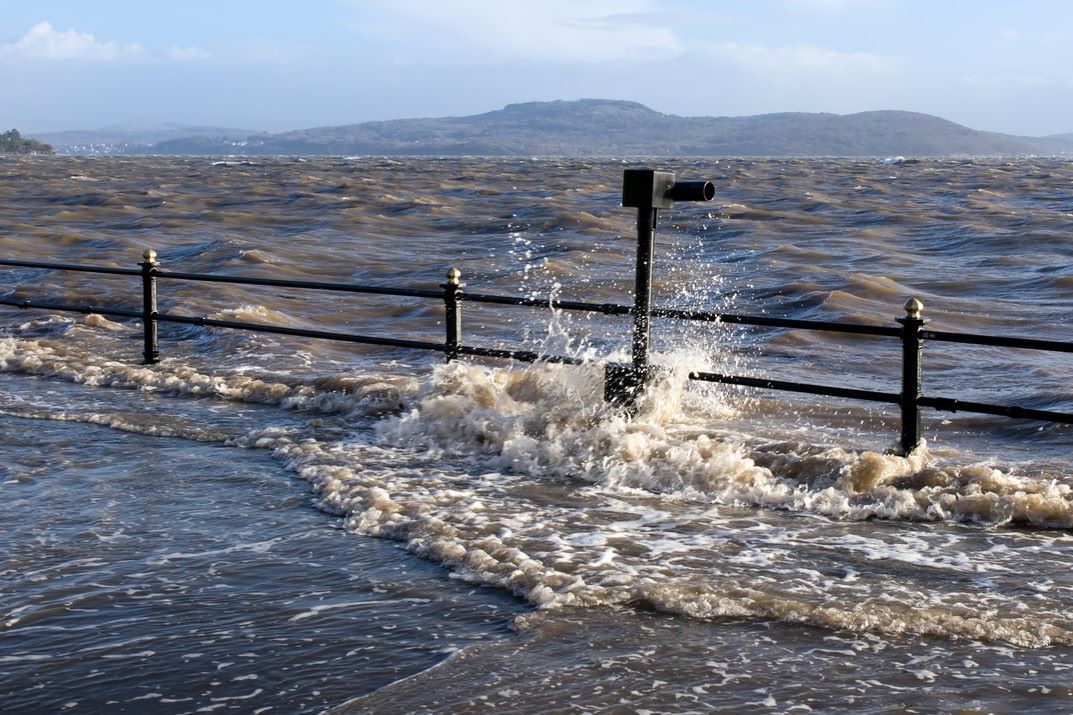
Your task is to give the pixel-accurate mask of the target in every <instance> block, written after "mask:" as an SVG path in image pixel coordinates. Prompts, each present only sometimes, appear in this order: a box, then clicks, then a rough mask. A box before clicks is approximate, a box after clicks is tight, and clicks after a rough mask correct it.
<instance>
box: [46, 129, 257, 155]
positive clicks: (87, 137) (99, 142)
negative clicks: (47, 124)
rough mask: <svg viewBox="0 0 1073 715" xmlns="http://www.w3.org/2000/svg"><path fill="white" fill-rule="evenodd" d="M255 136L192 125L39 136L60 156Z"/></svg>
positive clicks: (130, 151) (246, 131) (245, 131)
mask: <svg viewBox="0 0 1073 715" xmlns="http://www.w3.org/2000/svg"><path fill="white" fill-rule="evenodd" d="M254 134H256V132H254V131H252V130H249V129H232V128H227V127H202V126H197V125H192V124H121V125H115V126H110V127H104V128H102V129H84V130H75V131H64V132H46V133H36V134H34V135H33V136H34V138H35V139H38V140H40V141H44V142H48V143H50V144H51V145H52V146H53V147H55V149H56V151H58V152H59V153H61V154H134V153H144V152H146V151H147V150H149V148H150V147H152V146H153V145H155V144H159V143H160V142H164V141H169V140H173V139H184V140H191V139H200V138H211V139H212V140H213V141H214V142H215V143H216V144H225V143H226V142H228V141H234V140H238V141H243V140H245V139H246V137H249V136H251V135H254Z"/></svg>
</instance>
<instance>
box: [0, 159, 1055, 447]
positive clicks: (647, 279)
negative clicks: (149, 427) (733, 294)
mask: <svg viewBox="0 0 1073 715" xmlns="http://www.w3.org/2000/svg"><path fill="white" fill-rule="evenodd" d="M713 193H714V189H713V188H712V185H711V184H710V183H708V182H677V184H676V183H675V181H674V174H671V173H669V172H658V171H651V170H627V171H626V173H625V176H624V182H623V205H624V206H630V207H636V208H637V210H638V222H637V237H638V251H637V266H636V282H635V290H634V304H633V305H621V304H615V303H588V302H580V301H561V300H555V299H551V300H543V299H538V298H522V297H517V296H503V295H491V294H487V293H479V292H470V291H467V290H466V289H465V286H464V284H463V283H462V282H461V278H462V276H461V273H460V272H459V271H458V269H456V268H451V269H450V270H449V271H448V273H447V280H446V281H445V282H444V283H442V284H440V285H439V287H438V289H418V288H400V287H393V286H375V285H359V284H354V283H328V282H320V281H296V280H279V279H272V278H244V277H235V276H222V275H215V274H208V273H187V272H179V271H167V270H164V269H163V268H162V267H161V264H160V263H159V262H158V261H157V254H156V251H153V250H147V251H146V252H145V253H144V255H143V257H142V258H143V260H142V262H141V263H139V264H138V266H139V267H138V268H136V269H135V268H130V269H126V268H113V267H110V266H92V265H77V264H63V263H50V262H42V261H20V260H0V266H8V267H13V268H35V269H45V270H58V271H75V272H83V273H95V274H107V275H123V276H138V277H140V279H141V287H142V305H141V310H130V309H123V308H117V307H114V306H99V305H71V304H65V303H51V302H42V301H31V300H15V299H11V298H0V305H8V306H14V307H17V308H23V309H30V308H34V309H43V310H52V311H59V312H73V313H85V314H90V313H94V314H98V315H103V316H110V317H118V318H131V319H137V320H140V321H141V322H142V324H143V328H144V331H143V357H144V362H145V363H146V364H153V363H156V362H158V360H159V359H160V353H159V340H158V324H159V323H180V324H187V325H198V326H205V327H213V328H225V329H231V330H248V331H254V332H260V333H273V334H277V335H291V336H297V337H305V338H315V339H320V340H334V341H341V342H348V343H359V344H365V345H379V346H386V347H395V348H407V349H414V350H432V351H437V352H441V353H443V354H444V355H445V356H446V358H447V359H448V360H453V359H457V358H459V357H461V356H474V357H491V358H504V359H510V360H519V361H524V362H548V363H561V364H568V365H577V364H581V363H582V362H583V361H582V360H580V359H578V358H575V357H570V356H565V355H546V354H542V353H537V352H533V351H530V350H506V349H499V348H490V347H481V346H477V345H472V344H470V342H469V341H468V340H465V339H463V332H462V305H463V304H464V303H487V304H495V305H505V306H530V307H538V308H549V307H550V308H553V309H557V310H568V311H582V312H589V313H600V314H604V315H617V316H631V317H632V318H633V322H634V327H633V341H632V342H633V359H632V362H631V363H629V364H619V363H610V364H607V365H606V366H605V368H604V370H605V379H604V384H605V387H604V396H605V399H607V400H608V401H611V402H615V403H618V404H621V405H623V406H624V407H626V408H627V409H628V408H630V406H632V404H633V403H634V401H635V400H636V398H637V396H638V395H639V394H640V393H641V392H642V391H643V390H644V388H645V386H646V385H647V383H648V382H649V381H650V380H651V379H652V378H653V376H654V374H655V372H656V371H658V368H657V367H655V366H653V365H651V364H650V362H649V356H648V347H649V337H650V328H651V319H652V318H670V319H675V320H686V321H702V322H708V323H723V324H736V325H750V326H756V327H761V328H776V329H778V328H788V329H795V330H811V331H826V332H838V333H847V334H855V335H867V336H873V337H877V338H891V339H898V340H900V341H901V344H902V351H901V352H902V365H901V390H900V391H899V392H881V391H875V390H861V389H853V388H846V387H839V386H836V385H819V384H813V383H804V382H794V381H786V380H773V379H767V378H758V377H748V376H743V375H726V374H719V373H711V372H692V373H690V374H689V378H690V379H692V380H699V381H705V382H715V383H723V384H728V385H741V386H747V387H754V388H761V389H769V390H781V391H787V392H797V393H806V394H812V395H824V396H829V397H838V398H845V399H851V400H864V401H869V402H880V403H887V404H891V405H898V406H899V408H900V411H901V435H900V439H899V447H900V451H901V453H902V454H908V453H910V452H911V451H912V450H913V449H915V448H916V447H917V446H918V445H919V444H920V439H921V435H920V411H921V408H922V407H931V408H934V409H938V410H945V411H951V412H969V413H978V414H987V415H1000V416H1007V417H1016V418H1025V419H1033V420H1041V421H1046V422H1056V423H1063V424H1073V413H1068V412H1057V411H1051V410H1040V409H1034V408H1027V407H1021V406H1019V405H997V404H990V403H984V402H973V401H968V400H959V399H955V398H951V397H939V396H933V395H925V394H923V391H922V387H921V386H922V375H923V365H924V363H923V351H924V344H925V342H926V341H931V342H946V343H960V344H968V345H986V346H995V347H1006V348H1019V349H1029V350H1042V351H1050V352H1061V353H1071V352H1073V343H1071V342H1062V341H1055V340H1038V339H1031V338H1020V337H1008V336H996V335H983V334H976V333H956V332H946V331H938V330H930V329H928V328H927V327H926V326H927V324H928V321H927V320H925V319H924V318H923V315H922V311H923V305H922V304H921V303H920V301H919V300H917V299H915V298H912V299H910V300H909V301H908V302H907V303H906V304H905V316H904V317H899V318H896V321H897V322H898V323H899V324H900V325H899V326H897V327H896V326H893V325H870V324H860V323H845V322H837V321H820V320H798V319H790V318H774V317H769V316H761V315H738V314H733V313H718V312H707V311H695V310H677V309H671V308H659V307H652V305H651V282H652V263H653V260H654V247H653V246H654V239H655V229H656V224H657V219H658V212H659V210H660V209H665V208H670V207H672V206H673V202H674V201H676V200H677V201H707V200H710V199H711V198H712V194H713ZM160 281H202V282H214V283H226V284H231V285H253V286H268V287H275V288H294V289H305V290H314V291H333V292H338V293H359V294H366V295H386V296H400V297H409V298H419V299H426V300H442V301H443V304H444V310H445V320H444V323H445V331H444V341H443V342H442V343H439V342H432V341H427V340H405V339H399V338H388V337H382V336H374V335H360V334H354V333H342V332H333V331H325V330H311V329H303V328H288V327H281V326H275V325H266V324H263V323H251V322H244V321H233V320H217V319H213V318H202V317H191V316H185V315H174V314H170V313H161V312H159V311H158V309H157V289H158V283H159V282H160Z"/></svg>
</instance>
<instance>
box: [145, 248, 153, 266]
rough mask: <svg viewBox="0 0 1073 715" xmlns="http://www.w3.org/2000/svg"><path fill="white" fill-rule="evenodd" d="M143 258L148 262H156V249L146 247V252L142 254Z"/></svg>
mask: <svg viewBox="0 0 1073 715" xmlns="http://www.w3.org/2000/svg"><path fill="white" fill-rule="evenodd" d="M142 258H144V259H145V262H146V263H156V251H154V250H153V249H151V248H147V249H145V253H143V254H142Z"/></svg>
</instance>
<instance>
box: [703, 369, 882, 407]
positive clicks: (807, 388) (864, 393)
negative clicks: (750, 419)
mask: <svg viewBox="0 0 1073 715" xmlns="http://www.w3.org/2000/svg"><path fill="white" fill-rule="evenodd" d="M689 379H690V380H702V381H704V382H719V383H723V384H724V385H742V386H745V387H759V388H763V389H766V390H781V391H783V392H803V393H807V394H809V395H827V396H828V397H845V398H848V399H851V400H867V401H869V402H887V403H890V404H893V405H896V404H898V403H899V402H901V399H902V398H901V395H900V394H899V393H897V392H877V391H875V390H857V389H853V388H848V387H832V386H830V385H815V384H811V383H807V382H789V381H786V380H768V379H766V378H760V377H743V376H740V375H721V374H719V373H714V372H691V373H689Z"/></svg>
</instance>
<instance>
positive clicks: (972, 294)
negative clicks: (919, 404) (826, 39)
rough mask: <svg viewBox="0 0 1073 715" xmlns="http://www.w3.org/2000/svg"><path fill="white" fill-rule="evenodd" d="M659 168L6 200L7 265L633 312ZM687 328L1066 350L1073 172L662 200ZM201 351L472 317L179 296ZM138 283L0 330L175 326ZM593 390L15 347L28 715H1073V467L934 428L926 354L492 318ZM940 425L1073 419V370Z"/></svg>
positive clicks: (157, 161) (91, 180)
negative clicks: (735, 318)
mask: <svg viewBox="0 0 1073 715" xmlns="http://www.w3.org/2000/svg"><path fill="white" fill-rule="evenodd" d="M637 165H638V162H635V161H619V160H555V159H531V160H530V159H502V160H501V159H494V160H492V159H476V158H474V159H466V158H461V159H458V158H455V159H431V160H430V159H402V160H389V159H371V158H310V159H300V158H266V159H261V158H258V159H256V160H244V159H239V158H236V159H220V158H215V159H214V158H153V157H144V158H142V157H139V158H109V157H98V158H78V157H40V158H37V157H31V158H0V259H2V260H30V261H52V262H60V263H68V264H92V265H98V266H110V267H119V268H137V264H138V263H139V261H140V260H141V257H142V254H143V252H144V251H145V250H147V249H153V250H155V251H156V252H157V256H158V260H159V261H160V263H161V266H162V267H163V268H164V269H165V270H170V271H184V272H198V273H215V274H222V275H231V276H245V277H257V278H282V279H292V280H315V281H326V282H345V283H359V284H369V285H383V286H405V287H412V288H418V289H426V290H438V286H439V285H440V284H441V283H442V282H443V281H444V276H445V274H446V273H447V271H448V269H450V268H452V267H457V268H458V269H459V270H460V271H461V274H462V281H463V283H464V284H465V286H466V290H470V291H479V292H483V293H494V294H499V295H509V296H522V297H530V298H537V299H540V300H542V301H544V300H547V301H552V300H553V299H559V300H575V301H593V302H600V303H624V304H628V303H630V302H631V300H632V294H631V291H632V289H633V271H634V251H635V246H636V242H635V238H634V220H635V214H634V212H633V211H632V210H631V209H624V208H622V207H621V206H620V205H619V203H620V192H621V180H622V170H623V169H624V168H626V167H631V166H637ZM659 168H663V169H667V170H671V171H675V172H676V173H677V174H678V176H679V177H681V178H686V179H701V178H705V179H710V180H712V181H713V182H714V184H715V186H716V197H715V200H714V201H712V202H710V203H705V204H701V203H697V204H679V205H678V206H676V207H675V208H674V209H672V210H667V211H665V212H663V214H662V215H661V217H660V223H659V229H658V232H657V239H656V262H655V279H654V296H655V297H654V302H655V303H656V304H657V305H659V306H665V307H673V308H689V309H697V310H708V311H721V312H726V313H739V314H749V315H769V316H776V317H783V318H798V319H814V320H828V321H847V322H856V323H869V324H875V325H885V326H897V323H896V322H895V319H896V318H898V317H901V316H903V315H904V314H905V313H904V310H903V305H904V304H905V303H906V301H907V300H908V299H909V298H912V297H915V298H917V299H919V300H920V301H921V302H922V303H923V305H924V317H925V318H926V319H928V320H930V321H931V324H930V326H929V327H931V328H932V329H935V330H940V331H961V332H973V333H990V334H997V335H1011V336H1022V337H1032V338H1045V339H1049V340H1060V341H1073V162H1070V161H1069V160H1058V159H1023V160H1015V161H999V160H924V161H919V162H900V163H899V162H889V161H888V162H884V161H882V160H879V159H875V160H747V159H739V160H734V159H731V160H666V161H662V162H661V163H660V165H659ZM158 290H159V303H160V310H161V311H162V312H167V313H170V314H175V315H186V316H199V317H207V318H213V319H216V320H226V321H244V322H253V323H262V324H268V325H273V326H281V327H289V328H312V329H317V330H325V331H334V332H347V333H355V334H361V335H373V336H384V337H391V338H402V339H408V340H420V341H440V342H442V340H443V336H444V324H443V323H444V308H443V302H442V301H440V300H436V299H422V298H407V297H399V296H383V295H361V294H338V293H329V292H324V291H305V290H300V289H296V288H277V287H266V286H248V285H228V284H222V283H200V282H199V283H195V282H186V281H178V280H169V279H161V280H160V281H159V285H158ZM140 296H141V286H140V282H139V279H138V278H137V277H136V276H124V275H94V274H88V273H74V272H58V271H50V270H44V269H37V268H24V267H23V268H17V267H7V268H4V267H0V297H2V298H5V299H9V300H31V301H42V302H52V303H56V304H59V303H63V304H77V305H94V306H110V307H114V308H119V309H123V310H140V305H141V303H140ZM462 321H463V323H462V324H463V340H464V342H465V344H467V345H473V346H483V347H490V348H502V349H523V350H530V351H535V352H540V353H545V354H552V355H565V356H569V357H571V358H577V359H578V360H579V361H580V362H581V364H579V365H558V364H549V363H542V362H538V363H536V364H527V363H512V362H509V361H504V360H494V359H463V360H458V361H455V362H451V363H446V362H445V361H444V359H443V355H442V353H437V352H431V351H428V352H424V351H414V350H406V349H400V348H391V347H377V346H367V345H354V344H349V343H341V342H329V341H323V340H314V339H309V338H301V337H293V336H286V335H272V334H261V333H252V332H243V331H234V330H225V329H222V328H216V327H205V326H197V325H186V324H173V323H162V324H161V326H160V357H161V360H160V362H159V363H158V364H156V365H143V364H141V357H142V355H141V352H142V325H141V323H140V321H138V320H126V319H121V318H116V317H111V318H110V317H106V316H104V315H101V314H98V313H92V312H91V313H90V314H81V313H63V312H58V311H52V310H21V309H19V308H15V307H9V306H0V490H2V491H0V495H2V499H0V520H2V522H3V523H4V525H5V526H4V529H2V530H0V710H3V711H10V712H27V713H30V712H87V713H90V712H102V711H107V712H131V713H140V712H153V713H187V712H191V713H192V712H244V713H245V712H250V713H255V712H256V713H261V712H274V713H292V712H322V711H325V710H329V711H332V712H341V713H352V712H353V713H360V712H370V713H371V712H376V713H382V712H425V711H433V712H497V713H500V712H564V711H571V710H574V711H582V712H634V711H649V712H675V713H678V712H710V711H716V712H728V713H729V712H733V713H738V712H760V713H762V712H771V713H791V712H795V713H806V712H830V711H839V710H850V709H852V710H853V711H855V712H864V713H887V712H907V713H910V712H919V713H931V712H937V711H951V712H952V711H956V712H962V713H991V712H1029V711H1031V712H1055V713H1059V712H1069V711H1073V684H1071V675H1070V670H1071V669H1073V538H1071V536H1070V529H1071V528H1073V431H1071V430H1070V428H1069V427H1068V426H1064V425H1058V424H1049V423H1042V422H1034V421H1029V420H1015V419H1009V418H1005V417H991V416H986V415H974V414H969V413H962V412H958V413H948V412H939V411H935V410H930V409H926V410H925V411H924V412H923V420H922V434H923V437H924V440H925V442H924V444H923V446H922V447H921V448H920V449H918V450H917V451H915V452H914V453H912V454H911V455H909V456H908V457H901V456H896V455H895V454H894V453H893V450H892V448H893V447H894V446H895V445H896V443H897V440H898V435H899V427H900V417H899V413H898V410H897V408H896V406H893V405H884V404H880V403H869V402H862V401H854V400H843V399H834V398H827V397H819V396H812V395H797V394H792V393H785V392H774V391H765V390H759V389H754V388H743V387H732V386H724V385H716V384H707V383H697V382H694V381H691V380H689V379H688V375H689V373H690V372H691V371H707V372H717V373H733V374H740V375H748V376H756V377H765V378H771V379H778V380H792V381H801V382H811V383H819V384H824V385H838V386H842V387H850V388H857V389H864V390H877V391H885V392H897V391H898V390H899V389H900V370H901V346H900V343H899V341H898V339H897V338H889V337H868V336H860V335H852V334H840V333H834V332H812V331H807V330H803V329H801V330H799V329H771V328H756V327H748V326H742V325H734V324H712V323H688V322H683V321H676V320H670V319H656V320H655V321H654V323H653V338H652V356H653V360H654V362H655V363H657V364H659V365H661V366H663V367H664V368H665V370H663V371H662V375H663V377H662V378H661V380H660V381H659V382H658V383H657V384H655V385H653V386H652V388H651V389H650V390H649V392H648V393H647V395H646V397H645V399H644V400H643V401H642V403H641V405H640V408H639V411H638V412H637V413H636V414H632V415H631V414H627V413H624V412H623V411H621V410H618V409H617V408H615V407H613V406H609V405H607V404H605V403H604V401H603V399H602V391H603V375H604V372H603V366H604V365H605V364H606V363H607V362H608V361H624V360H628V359H629V348H630V328H631V324H630V322H629V318H627V317H615V316H602V315H593V314H587V313H580V312H567V311H559V310H553V309H551V308H549V307H547V306H536V307H511V306H496V305H485V304H476V303H465V302H463V318H462ZM923 355H924V357H923V361H924V392H925V394H928V395H935V396H941V397H951V398H956V399H960V400H971V401H977V402H988V403H998V404H1010V405H1021V406H1024V407H1031V408H1036V409H1043V410H1053V411H1059V412H1073V387H1071V385H1073V380H1071V378H1073V357H1070V356H1068V355H1063V354H1060V353H1046V352H1039V351H1029V350H1015V349H1007V348H992V347H975V346H970V345H957V344H952V343H940V342H927V343H926V344H925V346H924V353H923Z"/></svg>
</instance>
